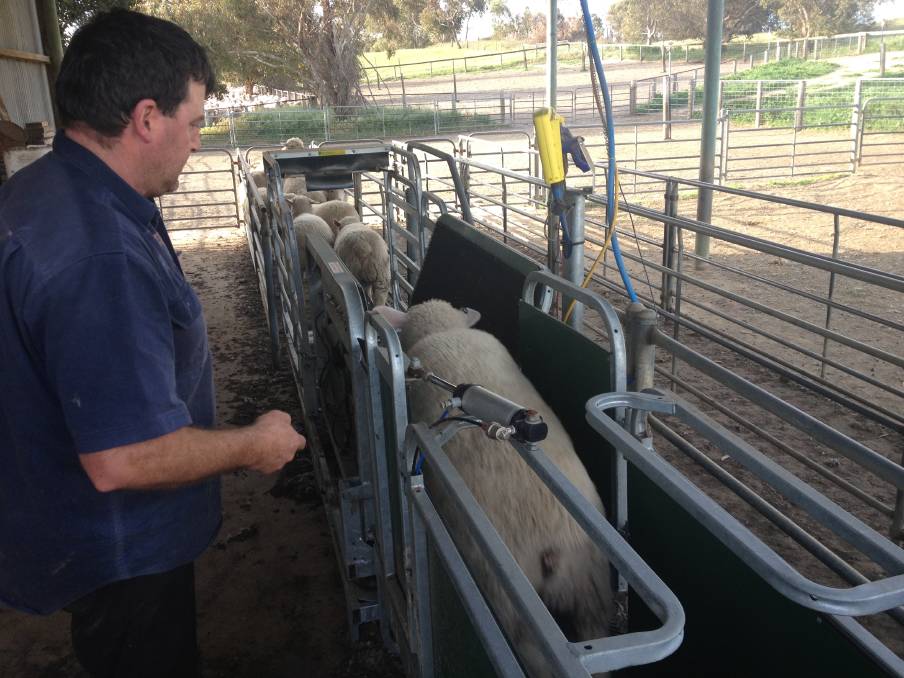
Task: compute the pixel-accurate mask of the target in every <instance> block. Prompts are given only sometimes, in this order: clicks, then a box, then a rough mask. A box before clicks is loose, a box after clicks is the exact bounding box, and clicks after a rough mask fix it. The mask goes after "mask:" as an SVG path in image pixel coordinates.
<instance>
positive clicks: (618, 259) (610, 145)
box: [581, 0, 637, 302]
mask: <svg viewBox="0 0 904 678" xmlns="http://www.w3.org/2000/svg"><path fill="white" fill-rule="evenodd" d="M581 12H582V13H583V15H584V29H585V30H586V31H587V47H588V49H589V50H590V55H591V57H592V58H593V65H594V67H595V68H596V76H597V80H598V82H599V86H600V89H602V90H603V105H604V106H605V109H606V151H607V153H608V156H609V168H608V170H607V172H606V223H607V225H608V226H609V228H610V229H612V254H613V256H614V257H615V264H616V265H617V266H618V272H619V273H620V274H621V279H622V282H623V283H624V285H625V291H626V292H627V293H628V298H629V299H630V300H631V301H632V302H636V301H637V293H636V292H634V286H633V285H631V278H630V277H628V270H627V269H626V268H625V261H624V259H622V254H621V247H619V244H618V235H617V234H616V233H615V224H614V223H613V221H614V216H615V201H616V200H618V196H617V195H615V127H614V126H613V124H612V100H611V98H610V96H609V86H608V85H607V84H606V75H605V73H603V60H602V59H601V58H600V53H599V50H598V49H597V47H596V33H595V32H594V30H593V22H592V21H591V20H590V8H589V7H588V6H587V0H581Z"/></svg>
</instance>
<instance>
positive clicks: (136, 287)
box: [0, 132, 221, 613]
mask: <svg viewBox="0 0 904 678" xmlns="http://www.w3.org/2000/svg"><path fill="white" fill-rule="evenodd" d="M0 385H2V386H0V603H3V604H5V605H8V606H11V607H14V608H17V609H19V610H23V611H26V612H38V613H49V612H53V611H55V610H58V609H60V608H61V607H63V606H65V605H67V604H69V603H70V602H72V601H73V600H75V599H77V598H79V597H81V596H83V595H85V594H87V593H89V592H91V591H94V590H95V589H97V588H99V587H101V586H103V585H105V584H108V583H111V582H113V581H118V580H121V579H127V578H130V577H136V576H139V575H145V574H153V573H157V572H165V571H167V570H170V569H173V568H174V567H177V566H179V565H182V564H184V563H187V562H189V561H191V560H194V559H195V558H196V557H197V556H198V555H200V553H201V552H202V551H203V550H204V549H205V548H206V547H207V545H208V544H209V543H210V542H211V540H212V539H213V538H214V536H215V535H216V532H217V529H218V528H219V525H220V520H221V517H220V485H219V479H218V478H212V479H209V480H205V481H203V482H199V483H196V484H193V485H189V486H186V487H181V488H178V489H168V490H153V491H150V490H148V491H138V490H119V491H113V492H108V493H101V492H98V491H97V490H96V489H95V488H94V486H93V484H92V483H91V480H90V479H89V478H88V476H87V474H86V473H85V471H84V469H83V468H82V466H81V464H80V463H79V457H78V455H79V454H84V453H88V452H98V451H101V450H107V449H110V448H113V447H119V446H122V445H129V444H131V443H137V442H141V441H146V440H150V439H153V438H156V437H159V436H162V435H164V434H167V433H171V432H173V431H175V430H177V429H179V428H182V427H184V426H188V425H193V426H199V427H210V426H213V424H214V419H215V408H214V391H213V376H212V369H211V359H210V352H209V350H208V346H207V328H206V325H205V322H204V316H203V313H202V312H201V305H200V302H199V301H198V298H197V296H196V295H195V293H194V291H193V290H192V288H191V286H190V285H189V284H188V282H186V280H185V278H184V276H183V274H182V270H181V268H180V266H179V262H178V260H177V258H176V254H175V251H174V250H173V247H172V243H171V242H170V239H169V236H168V235H167V233H166V229H165V228H164V225H163V220H162V219H161V218H160V214H159V212H158V211H157V208H156V207H155V205H154V203H153V201H151V200H149V199H147V198H145V197H143V196H141V195H140V194H139V193H138V192H136V191H135V190H134V189H132V188H131V187H130V186H129V185H128V184H127V183H126V182H125V181H123V180H122V179H121V178H120V177H119V176H118V175H117V174H116V173H114V172H113V171H112V170H111V169H110V168H109V167H108V166H107V165H106V164H105V163H104V162H103V161H101V159H100V158H98V157H97V156H96V155H94V154H93V153H91V152H90V151H88V150H87V149H86V148H84V147H83V146H81V145H79V144H77V143H75V142H74V141H72V140H70V139H69V138H67V137H66V136H65V135H64V134H63V133H62V132H60V133H58V134H57V136H56V138H55V139H54V142H53V152H52V153H48V154H47V155H45V156H44V157H42V158H41V159H39V160H37V161H35V162H34V163H32V164H31V165H29V166H28V167H26V168H24V169H22V170H20V171H19V172H17V173H16V174H15V175H13V177H12V178H11V179H10V180H9V181H8V182H7V183H6V184H4V185H3V186H2V188H0Z"/></svg>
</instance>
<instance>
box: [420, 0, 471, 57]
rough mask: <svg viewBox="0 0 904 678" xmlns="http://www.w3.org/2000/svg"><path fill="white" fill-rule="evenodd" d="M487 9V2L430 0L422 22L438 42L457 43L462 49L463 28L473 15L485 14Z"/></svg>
mask: <svg viewBox="0 0 904 678" xmlns="http://www.w3.org/2000/svg"><path fill="white" fill-rule="evenodd" d="M486 8H487V3H486V0H428V2H427V6H426V7H425V8H424V10H423V11H422V12H421V15H420V20H421V22H422V25H423V26H424V27H425V28H426V29H427V31H428V32H429V33H430V34H431V36H432V37H433V38H434V39H435V40H436V41H437V42H445V41H448V42H455V44H456V45H457V46H458V47H461V42H460V41H459V39H458V36H459V34H460V33H461V30H462V28H464V27H465V26H466V25H467V22H468V21H469V20H470V18H471V17H472V16H473V15H475V14H483V13H484V12H485V11H486Z"/></svg>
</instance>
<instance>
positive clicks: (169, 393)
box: [26, 253, 191, 454]
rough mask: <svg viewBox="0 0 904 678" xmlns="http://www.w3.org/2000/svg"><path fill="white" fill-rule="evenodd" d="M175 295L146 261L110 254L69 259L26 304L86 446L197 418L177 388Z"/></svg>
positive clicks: (151, 434) (103, 446)
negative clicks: (74, 262)
mask: <svg viewBox="0 0 904 678" xmlns="http://www.w3.org/2000/svg"><path fill="white" fill-rule="evenodd" d="M170 288H173V289H170ZM178 294H179V291H178V290H177V289H175V286H174V284H173V283H172V281H163V280H161V279H160V278H159V277H158V276H157V274H156V273H155V272H154V271H153V270H152V269H151V268H150V267H149V266H148V265H147V264H144V263H143V262H141V261H138V260H136V259H134V258H130V257H128V256H126V255H125V254H123V253H111V254H100V255H95V256H92V257H90V258H87V259H84V260H82V261H80V262H78V263H76V264H73V265H71V266H69V267H68V268H67V269H66V270H65V271H63V272H61V273H59V274H57V275H55V276H54V277H53V278H52V279H51V280H50V281H49V282H47V283H46V284H45V285H44V286H43V287H42V288H41V290H40V292H39V293H37V294H36V295H34V296H35V298H34V300H33V303H29V304H27V311H26V321H27V323H28V326H29V328H30V331H31V334H32V338H33V340H34V341H35V343H36V344H37V350H38V353H39V354H40V358H41V359H42V360H43V363H44V365H45V366H46V373H47V378H48V381H49V384H48V385H49V387H50V388H51V389H52V390H53V392H55V393H56V395H57V397H58V398H59V402H60V406H61V408H62V411H63V416H64V417H65V420H66V424H67V426H68V428H69V431H70V433H71V435H72V438H73V441H74V443H75V448H76V451H77V452H79V453H80V454H84V453H88V452H98V451H102V450H107V449H110V448H113V447H119V446H122V445H129V444H132V443H136V442H142V441H145V440H150V439H152V438H157V437H159V436H161V435H165V434H167V433H171V432H172V431H175V430H177V429H179V428H181V427H183V426H186V425H188V424H190V423H191V416H190V415H189V412H188V408H187V407H186V404H185V403H184V402H183V401H182V400H180V398H179V397H178V395H177V385H176V367H175V351H174V340H173V321H172V318H171V313H170V308H171V306H172V301H171V299H173V298H174V297H177V296H178ZM180 301H181V300H180Z"/></svg>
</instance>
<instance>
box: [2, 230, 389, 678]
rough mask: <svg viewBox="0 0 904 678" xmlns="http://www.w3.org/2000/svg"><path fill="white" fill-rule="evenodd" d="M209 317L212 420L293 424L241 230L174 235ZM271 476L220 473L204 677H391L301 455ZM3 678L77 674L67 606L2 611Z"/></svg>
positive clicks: (202, 610)
mask: <svg viewBox="0 0 904 678" xmlns="http://www.w3.org/2000/svg"><path fill="white" fill-rule="evenodd" d="M173 240H174V244H175V246H176V249H177V250H179V251H180V252H181V260H182V265H183V268H184V269H185V272H186V275H187V277H188V278H189V280H190V281H191V283H192V284H193V285H194V287H195V289H196V290H197V292H198V295H199V297H200V298H201V302H202V304H203V306H204V312H205V315H206V317H207V323H208V334H209V336H210V345H211V351H212V353H213V358H214V370H215V381H216V388H217V406H218V419H219V423H220V425H223V426H241V425H244V424H249V423H251V422H252V421H253V420H254V418H255V416H257V415H258V414H260V413H262V412H264V411H266V410H269V409H282V410H285V411H287V412H289V413H290V414H291V415H292V418H293V420H294V421H296V422H297V423H299V424H300V422H301V411H300V406H299V404H298V396H297V393H296V389H295V384H294V382H293V380H292V376H291V372H290V371H289V367H288V363H287V362H285V361H284V362H283V364H282V365H281V366H280V368H279V369H278V370H274V369H273V368H272V367H271V366H270V357H269V349H268V337H267V332H266V329H265V323H264V314H263V310H262V307H261V301H260V294H259V293H258V290H257V287H256V281H255V278H254V273H253V270H252V267H251V261H250V257H249V256H248V247H247V244H246V241H245V239H244V236H243V234H242V232H241V231H239V230H238V229H229V228H222V229H215V230H208V231H197V230H196V231H185V232H178V233H174V234H173ZM292 467H293V468H291V469H290V470H289V472H287V473H284V474H282V475H281V476H280V477H276V476H268V477H264V476H261V475H259V474H255V473H245V472H238V473H234V474H229V475H227V476H225V477H224V478H223V526H222V528H221V529H220V532H219V535H218V536H217V538H216V540H215V542H214V544H213V545H212V546H211V547H210V548H209V549H208V550H207V551H206V552H205V554H204V555H203V556H202V557H201V558H200V559H199V560H198V562H197V571H196V576H197V594H198V635H199V643H200V646H201V651H202V657H203V662H204V672H203V676H204V678H261V677H267V678H283V677H285V678H289V677H290V676H292V677H295V676H307V677H310V678H352V677H353V676H354V677H356V678H357V677H364V676H372V677H373V678H396V677H400V676H401V675H402V673H401V671H400V669H399V668H398V664H397V662H396V661H395V660H393V659H392V658H390V657H388V656H387V655H386V654H385V653H384V652H383V651H382V649H381V645H380V643H379V641H378V640H373V639H368V640H363V641H362V642H360V643H358V644H356V645H353V644H352V643H351V642H350V640H349V638H348V629H347V625H346V616H345V608H344V598H343V594H342V585H341V582H340V579H339V570H338V565H337V562H336V558H335V555H334V554H333V549H332V541H331V539H330V535H329V528H328V526H327V522H326V516H325V513H324V510H323V507H322V505H321V503H320V499H319V495H318V494H317V492H316V490H315V489H314V479H313V473H312V472H311V467H310V464H309V463H308V462H307V461H306V458H305V456H304V455H302V458H301V459H300V460H299V461H297V462H293V464H292ZM0 676H4V678H83V677H84V676H85V674H84V672H82V670H81V669H80V668H79V666H78V664H77V662H76V661H75V658H74V656H73V654H72V648H71V644H70V641H69V615H68V614H67V613H65V612H59V613H56V614H53V615H50V616H47V617H37V616H29V615H25V614H21V613H18V612H13V611H9V610H0Z"/></svg>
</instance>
